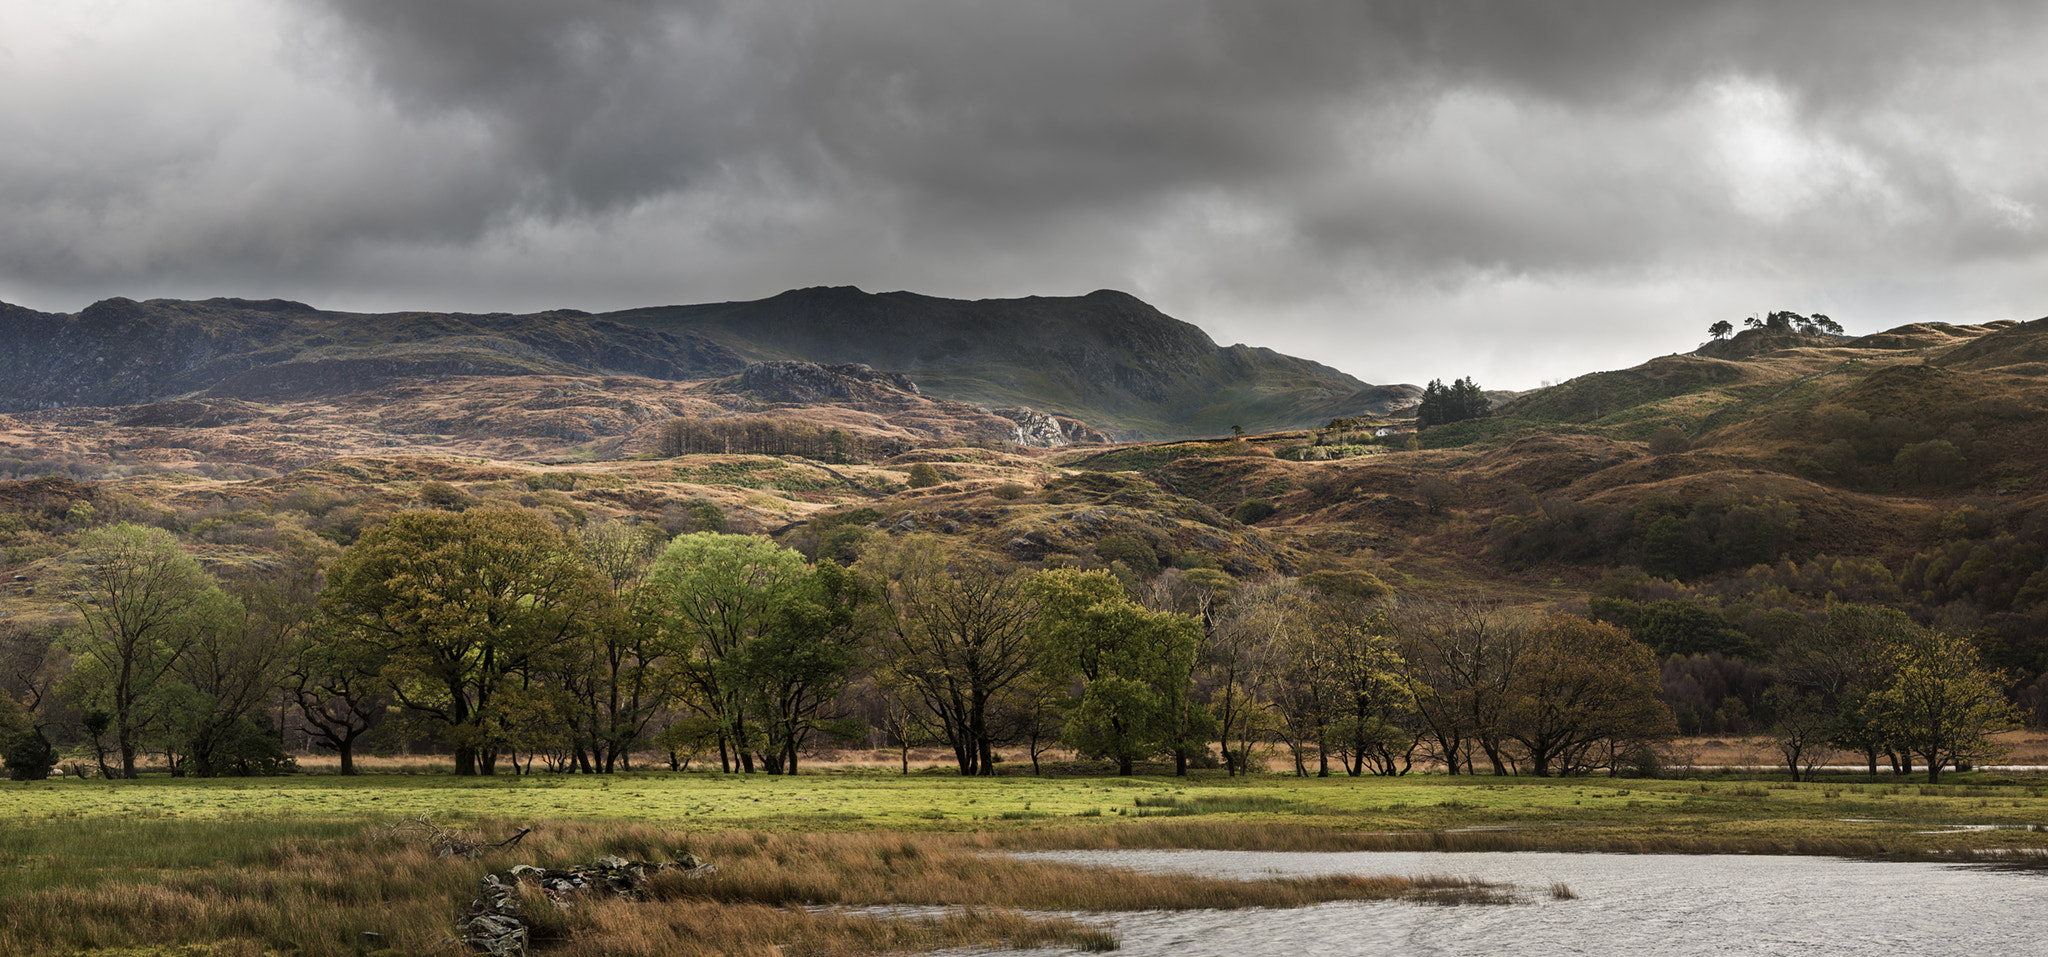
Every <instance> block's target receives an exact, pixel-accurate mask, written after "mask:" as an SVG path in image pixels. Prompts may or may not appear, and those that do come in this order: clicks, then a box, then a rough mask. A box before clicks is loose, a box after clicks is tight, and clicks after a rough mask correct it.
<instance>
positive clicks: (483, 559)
mask: <svg viewBox="0 0 2048 957" xmlns="http://www.w3.org/2000/svg"><path fill="white" fill-rule="evenodd" d="M609 600H610V593H609V590H608V588H607V587H606V584H605V582H603V581H602V580H601V579H600V577H599V576H598V574H597V573H596V572H595V571H594V570H593V569H592V568H591V567H590V565H589V564H587V563H586V562H584V561H583V559H582V557H581V556H580V555H579V553H578V549H577V543H576V542H575V541H574V540H572V539H570V538H569V537H568V536H566V535H564V534H563V533H562V532H561V530H560V529H558V528H556V527H555V525H554V523H552V522H550V521H549V520H548V519H546V518H544V517H542V516H541V515H539V514H538V513H535V512H530V511H526V510H523V509H512V508H502V507H493V506H486V507H479V508H472V509H468V510H466V511H463V512H459V513H458V512H440V511H417V512H405V513H402V514H400V515H398V516H396V517H394V518H392V519H391V521H390V522H388V523H386V524H385V525H382V526H379V527H377V528H374V529H371V530H370V531H368V532H366V533H364V534H363V536H362V537H361V538H360V539H358V540H357V541H356V543H355V544H354V545H352V546H350V547H349V548H348V549H347V550H346V551H344V552H343V553H342V554H341V557H340V558H339V559H338V560H337V561H336V562H335V564H334V567H333V569H332V570H330V572H329V573H328V586H327V589H326V590H325V591H324V592H323V593H322V595H321V610H322V612H323V614H324V615H325V616H326V617H327V619H328V620H329V621H330V622H331V623H332V625H333V631H332V633H333V634H334V635H335V636H336V637H337V639H338V640H344V641H354V642H360V643H362V644H363V645H364V646H366V647H365V649H364V653H365V655H366V656H369V657H374V658H378V659H381V661H382V672H381V673H382V676H383V678H384V680H385V682H386V685H387V687H389V689H390V690H391V692H392V694H393V696H394V697H395V698H396V700H397V701H398V703H399V704H400V705H401V706H402V707H403V708H405V709H406V710H407V711H409V712H411V713H412V714H413V715H414V716H415V717H418V718H420V719H422V720H424V721H425V722H426V723H428V724H429V725H430V726H433V727H434V728H436V729H437V730H438V731H440V732H441V734H442V736H443V737H444V739H445V742H446V743H447V745H448V746H449V747H450V748H451V749H452V750H453V751H454V753H455V771H456V773H457V774H464V775H470V774H490V773H492V772H493V771H494V770H495V769H496V763H497V758H498V755H499V753H500V751H501V750H502V749H503V748H504V746H505V745H506V744H507V741H506V739H505V737H504V731H503V729H504V728H506V727H507V721H508V718H510V717H512V715H511V712H512V711H514V710H515V709H525V707H526V706H527V705H528V704H530V703H531V701H532V699H533V696H532V695H531V694H528V693H526V691H527V690H528V686H530V685H531V683H532V682H533V681H534V680H535V679H536V678H537V676H539V675H542V674H546V673H551V672H556V671H558V670H559V664H558V663H557V659H559V658H561V657H563V656H564V655H566V654H567V652H568V649H569V648H570V647H571V645H572V643H574V642H576V641H577V640H578V639H580V638H581V637H582V636H583V634H584V632H585V631H586V630H587V629H588V628H590V627H591V625H592V622H593V621H595V620H598V619H599V618H600V617H601V614H602V610H603V609H604V607H605V605H606V604H607V602H608V601H609ZM519 720H520V721H525V722H529V723H530V722H531V721H532V720H534V719H533V718H532V717H531V716H530V715H527V714H524V712H523V710H522V713H521V714H520V715H519ZM568 720H569V717H568V716H567V715H564V716H562V718H561V722H560V723H563V724H566V723H567V722H568Z"/></svg>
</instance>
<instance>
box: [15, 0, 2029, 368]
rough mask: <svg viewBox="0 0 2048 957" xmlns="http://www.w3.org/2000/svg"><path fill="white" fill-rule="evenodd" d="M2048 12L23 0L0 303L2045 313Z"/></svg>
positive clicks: (1594, 316) (1340, 2) (1535, 323)
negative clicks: (915, 302)
mask: <svg viewBox="0 0 2048 957" xmlns="http://www.w3.org/2000/svg"><path fill="white" fill-rule="evenodd" d="M2044 202H2048V4H2040V3H2033V2H2023V3H2010V4H2001V3H1988V2H1987V3H1970V2H1954V0H1949V2H1942V3H1928V2H1886V0H1843V2H1803V3H1796V4H1795V3H1785V2H1780V0H1755V2H1712V0H1685V2H1677V0H1673V2H1654V0H1611V2H1602V0H1582V2H1565V0H1521V2H1508V0H1501V2H1492V3H1485V2H1463V0H1411V2H1366V0H1327V2H1291V0H1257V2H1246V0H1213V2H1198V0H1115V2H1101V0H989V2H974V0H815V2H808V3H806V2H733V3H657V2H641V0H433V2H418V0H298V2H289V0H205V2H188V3H169V2H163V0H65V2H62V3H54V2H43V0H0V300H4V301H8V302H12V303H15V304H18V305H24V306H28V307H31V308H35V309H41V310H45V311H53V312H75V311H77V310H79V309H81V308H83V307H84V306H85V305H87V304H89V303H91V302H93V301H95V300H98V299H104V298H108V297H113V296H127V297H129V298H134V299H146V298H153V297H159V296H163V297H176V298H204V297H209V296H217V295H223V296H244V297H252V298H267V297H272V296H276V297H284V298H290V299H297V300H302V301H306V302H311V303H313V304H315V305H318V306H321V307H324V308H330V309H344V310H355V311H388V310H398V309H433V310H460V311H470V312H490V311H512V312H525V311H535V310H540V309H546V308H553V307H575V308H582V309H589V310H593V311H602V310H607V309H619V308H627V307H632V306H643V305H658V304H667V303H687V302H709V301H719V300H734V299H756V298H762V297H766V296H770V295H773V294H775V293H777V292H780V291H782V290H784V289H789V288H793V287H800V286H814V285H857V286H860V287H861V288H863V289H867V290H869V291H871V292H880V291H888V290H896V289H907V290H912V291H916V292H922V293H927V294H931V295H938V296H949V297H956V298H965V299H977V298H991V297H1012V296H1025V295H1080V294H1084V293H1087V292H1089V291H1091V290H1095V289H1100V288H1114V289H1122V290H1125V291H1128V292H1131V293H1133V294H1135V295H1137V296H1139V297H1141V298H1143V299H1145V300H1147V301H1149V302H1151V303H1153V304H1154V305H1156V306H1158V307H1159V308H1160V309H1162V310H1164V311H1165V312H1167V313H1168V314H1170V315H1173V316H1175V317H1178V318H1181V319H1185V320H1187V321H1189V322H1193V323H1195V324H1197V325H1199V326H1201V327H1203V328H1204V329H1206V330H1207V331H1208V332H1209V333H1210V334H1211V335H1212V336H1214V337H1215V338H1216V339H1217V340H1218V341H1219V342H1222V343H1225V344H1228V343H1232V342H1246V343H1250V344H1253V345H1264V346H1270V347H1272V348H1275V349H1278V350H1280V351H1283V352H1288V353H1292V354H1295V355H1300V356H1305V357H1309V358H1313V359H1317V360H1320V361H1323V362H1326V363H1328V364H1330V365H1334V366H1336V367H1338V368H1341V369H1343V370H1345V371H1347V372H1350V373H1352V374H1353V375H1356V376H1359V377H1360V378H1363V379H1365V380H1367V381H1370V382H1377V383H1391V382H1417V383H1420V382H1423V381H1426V380H1428V379H1431V378H1438V377H1441V378H1444V379H1446V380H1448V379H1452V378H1455V377H1458V376H1464V375H1471V376H1474V377H1475V378H1477V379H1478V380H1479V382H1480V383H1481V384H1482V385H1484V386H1487V387H1489V388H1518V389H1519V388H1531V387H1534V386H1536V385H1538V384H1539V383H1540V382H1543V381H1547V380H1561V379H1564V378H1569V377H1570V376H1573V375H1576V374H1579V373H1582V372H1591V371H1598V370H1602V369H1613V368H1621V367H1626V366H1630V365H1634V364H1636V363H1638V362H1640V361H1642V360H1644V359H1647V358H1649V357H1651V356H1655V355H1661V354H1664V353H1669V352H1683V351H1687V350H1690V349H1692V348H1694V347H1695V346H1697V345H1698V344H1699V343H1700V342H1701V341H1702V340H1703V339H1704V338H1705V337H1706V336H1705V329H1706V327H1707V326H1708V325H1709V324H1710V323H1712V322H1714V321H1715V320H1717V319H1728V320H1730V321H1733V322H1736V323H1737V324H1738V325H1739V324H1740V322H1741V320H1742V318H1743V317H1745V316H1748V315H1752V314H1761V313H1764V312H1767V311H1769V310H1772V309H1792V310H1795V311H1798V312H1802V313H1810V312H1823V313H1826V314H1828V315H1830V316H1832V317H1834V318H1835V320H1836V321H1838V322H1840V323H1842V324H1843V325H1844V326H1846V327H1847V328H1848V329H1849V331H1850V332H1852V333H1864V332H1874V331H1877V330H1879V329H1881V328H1888V327H1890V326H1894V325H1898V324H1900V323H1904V322H1912V321H1922V320H1936V321H1947V322H1984V321H1990V320H1995V319H2008V318H2011V319H2033V318H2037V317H2039V316H2042V315H2044V314H2048V225H2044V210H2043V208H2042V206H2043V203H2044Z"/></svg>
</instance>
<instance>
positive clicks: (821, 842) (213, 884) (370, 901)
mask: <svg viewBox="0 0 2048 957" xmlns="http://www.w3.org/2000/svg"><path fill="white" fill-rule="evenodd" d="M480 826H481V827H482V828H483V829H484V830H488V831H494V832H495V831H502V830H507V829H509V827H508V826H502V825H501V822H495V821H487V822H482V824H481V825H480ZM295 828H296V829H295ZM42 829H43V831H44V833H45V835H46V838H47V839H46V840H45V841H44V844H43V846H45V847H47V848H49V849H50V850H51V854H49V855H48V860H46V861H40V860H39V862H38V863H36V864H35V872H34V877H33V878H32V879H23V878H10V881H11V883H10V884H9V885H8V887H7V888H6V897H7V905H6V906H5V907H4V908H0V953H4V954H8V955H11V957H44V955H58V954H75V953H80V952H85V951H93V950H102V949H113V950H119V949H131V950H132V949H135V948H144V947H149V946H158V945H168V946H173V947H184V946H188V945H191V946H206V947H211V948H213V950H211V951H210V952H209V953H211V954H214V955H222V954H237V955H238V954H248V955H251V957H253V955H256V954H268V953H282V952H289V953H293V954H298V955H306V957H314V955H330V954H331V955H342V954H354V953H361V952H363V951H366V950H370V951H375V950H388V951H395V952H398V953H407V954H441V953H448V954H453V953H461V952H464V950H465V948H463V947H461V946H459V945H456V944H454V943H452V942H451V941H450V940H449V938H450V937H451V936H452V933H453V929H454V924H455V922H456V915H457V913H458V912H459V911H460V910H461V908H462V907H463V906H464V904H465V903H467V902H468V901H469V900H470V899H471V898H472V897H473V896H474V895H475V893H476V882H477V879H478V878H480V877H481V876H483V875H484V874H486V873H490V872H502V871H503V870H505V869H506V868H508V867H510V866H511V865H512V864H515V863H538V864H541V865H543V866H565V865H568V864H572V863H577V862H584V861H590V860H593V859H596V858H597V857H600V856H603V855H606V854H616V855H619V856H622V857H626V858H629V859H638V860H660V859H670V858H675V857H680V856H682V855H683V854H685V853H692V854H695V855H697V856H698V857H700V858H702V859H705V860H707V861H710V862H712V863H713V864H715V865H716V870H715V871H714V872H713V873H711V874H710V875H709V876H704V877H690V876H685V875H684V874H682V873H679V872H674V871H665V872H660V873H659V874H657V875H656V876H655V877H654V879H653V880H651V881H650V883H649V886H648V887H647V888H646V889H645V892H644V894H643V895H642V896H643V897H644V900H640V901H627V900H611V899H590V900H576V901H573V902H572V904H571V906H570V907H568V908H567V909H558V908H556V907H555V906H553V905H552V904H547V903H543V902H541V900H540V899H539V898H533V899H531V900H530V901H529V903H528V906H527V907H526V908H525V911H526V914H527V916H528V917H529V918H530V919H531V920H532V924H533V929H534V933H535V936H536V938H537V939H542V940H551V941H553V942H554V944H553V947H552V948H551V949H553V950H554V951H555V952H559V953H564V954H605V955H623V957H643V955H644V957H679V955H703V954H751V953H759V954H770V953H777V952H778V951H777V950H776V948H784V950H783V951H782V952H800V953H818V954H865V953H881V952H900V951H916V950H930V949H939V948H949V947H998V946H1000V947H1036V946H1060V947H1068V948H1075V949H1083V950H1101V949H1108V948H1110V947H1113V946H1114V938H1113V937H1112V936H1111V935H1110V934H1109V933H1108V932H1107V931H1105V930H1103V929H1102V928H1100V927H1096V926H1093V925H1090V924H1088V923H1086V922H1084V921H1078V920H1073V919H1068V918H1062V917H1048V916H1044V915H1042V914H1035V913H1023V911H1116V910H1156V909H1166V910H1175V909H1193V908H1226V907H1292V906H1299V905H1302V904H1308V903H1316V902H1321V901H1332V900H1387V899H1409V900H1415V901H1419V902H1424V903H1432V904H1442V903H1465V902H1478V903H1499V902H1504V901H1506V900H1509V899H1511V898H1510V897H1509V896H1508V895H1507V893H1506V892H1505V891H1504V890H1502V889H1500V888H1495V887H1490V886H1486V885H1480V884H1475V883H1472V882H1468V881H1462V880H1455V879H1442V878H1439V879H1420V880H1416V879H1408V878H1401V877H1327V878H1305V879H1286V880H1273V881H1249V882H1247V881H1230V880H1218V879H1212V878H1203V877H1196V876H1189V875H1165V874H1139V873H1135V872H1130V871H1121V870H1113V869H1098V868H1088V867H1081V866H1078V865H1071V864H1064V863H1058V862H1050V861H1031V860H1017V859H1013V858H1009V857H1006V856H1003V855H1001V854H1000V853H998V852H999V851H1000V850H1001V848H999V847H997V846H996V844H997V842H996V841H994V840H993V839H991V838H990V837H988V836H987V835H983V834H900V833H863V834H775V833H768V832H761V831H727V832H721V833H716V834H709V835H705V834H696V835H689V834H685V833H683V832H679V831H675V830H670V829H667V828H661V827H656V826H652V825H647V824H636V823H619V822H610V823H594V822H561V821H556V822H548V823H547V824H546V826H544V827H543V828H542V829H541V830H539V831H537V832H536V833H535V834H534V836H533V838H532V839H531V840H528V841H524V842H522V843H520V844H519V845H517V846H516V847H512V848H508V849H498V850H487V851H485V852H484V853H483V854H482V856H481V857H480V858H479V859H476V860H471V859H469V858H466V857H461V856H453V857H448V856H440V855H438V854H436V853H434V851H433V849H432V847H431V845H430V844H429V843H428V842H423V841H419V840H414V839H413V835H412V834H411V832H407V831H404V830H394V829H391V828H384V827H372V828H368V829H359V830H356V831H352V832H347V833H342V834H339V835H338V836H337V835H333V834H328V835H321V834H315V833H311V832H309V831H308V830H307V828H306V826H305V825H296V826H295V825H291V824H283V823H278V822H268V823H265V822H244V823H236V822H220V823H217V824H215V825H212V826H210V827H209V828H208V829H207V830H206V833H205V835H204V841H203V843H204V844H205V845H206V846H205V847H203V848H199V849H195V848H194V844H195V839H197V838H199V837H200V835H194V834H192V833H189V832H187V831H186V830H184V829H180V828H150V827H145V826H140V825H134V826H127V827H124V828H119V829H116V830H118V833H114V832H113V831H110V830H109V829H107V828H105V827H92V828H88V827H84V826H82V825H78V824H66V825H44V826H42ZM94 841H114V842H118V843H119V844H120V845H121V846H119V847H114V848H107V847H97V848H94V847H91V845H92V844H93V842H94ZM90 853H97V854H98V855H99V856H98V857H97V858H96V859H95V860H96V865H87V864H85V863H84V860H83V859H84V858H86V857H88V856H89V854H90ZM71 858H78V859H80V863H79V865H78V866H76V867H71V866H65V867H59V866H57V863H56V862H57V861H58V860H68V859H71ZM209 858H210V859H209ZM24 860H25V859H24ZM44 865H47V866H44ZM22 866H30V865H29V864H26V863H24V864H22ZM870 907H874V908H892V907H894V908H908V909H910V911H911V912H908V913H891V912H887V911H880V912H874V911H861V910H848V909H847V908H870Z"/></svg>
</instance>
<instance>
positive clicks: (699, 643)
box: [647, 532, 808, 772]
mask: <svg viewBox="0 0 2048 957" xmlns="http://www.w3.org/2000/svg"><path fill="white" fill-rule="evenodd" d="M807 574H808V571H807V569H806V568H805V566H804V558H803V556H802V555H800V554H798V553H796V552H794V551H791V550H790V549H787V548H783V547H782V546H780V545H777V544H775V543H774V542H771V541H769V540H767V539H765V538H756V537H754V536H751V535H719V534H715V533H710V532H697V533H693V534H689V535H680V536H677V537H676V539H675V540H674V541H672V542H670V543H669V545H668V548H667V549H665V550H663V552H662V553H661V556H660V557H659V558H657V559H655V562H654V565H653V567H651V568H650V569H648V572H647V589H648V597H649V599H650V601H651V602H652V607H653V608H654V609H655V612H656V614H658V615H659V616H660V618H661V621H662V623H663V627H664V628H665V629H666V630H667V632H668V635H669V636H670V640H671V642H672V643H673V645H672V648H673V653H674V654H675V655H676V656H677V657H678V664H677V667H679V668H680V669H681V672H682V675H683V681H684V683H685V685H686V686H687V687H688V693H689V699H690V702H691V704H692V705H693V706H695V707H696V708H697V709H698V710H700V711H702V712H703V713H704V714H706V715H707V716H709V717H710V718H711V719H712V720H713V721H714V722H715V723H716V726H717V728H718V735H719V740H718V752H719V766H720V767H721V768H722V769H725V770H745V771H748V772H752V771H754V770H755V761H754V756H755V753H756V752H757V751H760V750H762V749H764V748H765V747H766V737H765V735H764V734H763V731H764V729H762V728H760V727H758V726H757V723H756V720H755V719H756V717H757V716H758V712H759V709H758V708H757V707H756V701H755V698H754V688H755V685H756V683H757V681H758V678H757V676H756V675H755V674H754V673H753V672H752V671H751V670H750V669H753V668H755V667H756V666H757V665H756V662H755V661H754V660H753V656H754V655H755V654H756V651H757V649H758V648H764V647H766V646H767V645H768V644H769V643H772V642H776V641H778V640H779V639H778V636H777V629H779V628H782V627H784V624H785V623H784V619H783V614H784V612H783V605H784V603H785V602H787V601H788V600H790V599H791V598H792V596H793V595H794V594H795V591H796V589H797V588H798V586H799V585H800V584H801V583H802V582H803V580H804V578H805V577H806V575H807Z"/></svg>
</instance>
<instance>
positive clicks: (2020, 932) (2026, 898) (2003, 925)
mask: <svg viewBox="0 0 2048 957" xmlns="http://www.w3.org/2000/svg"><path fill="white" fill-rule="evenodd" d="M1021 856H1025V857H1034V858H1041V859H1051V860H1064V861H1072V862H1075V863H1081V864H1090V865H1113V866H1118V867H1130V868H1134V869H1137V870H1145V871H1181V872H1189V873H1200V874H1207V875H1212V876H1218V877H1234V878H1239V879H1258V878H1270V877H1279V876H1308V875H1316V874H1339V873H1351V874H1398V875H1425V874H1445V875H1451V876H1456V877H1470V878H1477V879H1479V880H1484V881H1493V882H1502V883H1511V884H1514V885H1516V886H1517V887H1518V888H1519V889H1520V890H1521V891H1522V894H1523V896H1524V897H1525V898H1526V899H1527V901H1528V902H1527V903H1524V904H1521V905H1517V906H1512V907H1432V906H1424V905H1417V904H1409V903H1391V902H1369V903H1336V904H1319V905H1315V906H1312V907H1304V908H1298V909H1294V910H1280V911H1272V910H1265V911H1260V910H1243V911H1196V912H1192V913H1164V912H1146V913H1137V914H1117V915H1104V916H1102V917H1101V919H1103V920H1104V921H1106V922H1108V923H1112V924H1114V925H1115V927H1116V928H1117V930H1118V932H1119V933H1120V934H1121V935H1122V937H1123V948H1122V949H1121V950H1120V951H1119V953H1120V954H1125V955H1133V957H1142V955H1151V954H1159V955H1168V954H1170V955H1174V957H1203V955H1217V957H1266V955H1272V957H1294V955H1323V954H1330V955H1337V954H1344V955H1358V954H1375V955H1378V954H1388V955H1410V954H1413V955H1465V954H1470V955H1486V957H1503V955H1514V957H1549V955H1566V954H1570V955H1594V957H1600V955H1617V957H1618V955H1631V957H1634V955H1642V954H1651V955H1654V957H1693V955H1701V957H1704V955H1714V957H1721V955H1727V954H1745V955H1751V954H1762V955H1799V957H1837V955H1839V957H1869V955H1873V954H1913V955H1916V957H1919V955H1926V957H1947V955H1954V957H2006V955H2011V957H2022V955H2024V957H2035V955H2038V954H2041V953H2044V952H2048V946H2044V941H2048V928H2044V926H2043V925H2042V922H2041V919H2040V914H2041V912H2042V905H2043V903H2044V902H2048V883H2044V877H2043V875H2041V874H2040V873H2039V872H2014V871H2009V870H1998V869H1995V868H1988V867H1974V866H1956V865H1945V864H1930V863H1897V862H1876V861H1851V860H1839V859H1833V858H1817V857H1760V856H1746V855H1711V856H1688V855H1664V854H1632V855H1624V854H1542V853H1474V854H1437V853H1380V852H1370V853H1286V852H1254V851H1050V852H1040V853H1032V854H1026V855H1021ZM1557 883H1562V884H1565V885H1566V886H1568V887H1570V888H1571V890H1572V891H1573V892H1574V893H1575V894H1577V898H1576V899H1572V900H1558V899H1554V898H1552V897H1551V895H1550V894H1549V888H1550V887H1551V885H1552V884H1557ZM1019 953H1037V954H1043V953H1046V952H1045V951H1032V952H1019Z"/></svg>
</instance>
